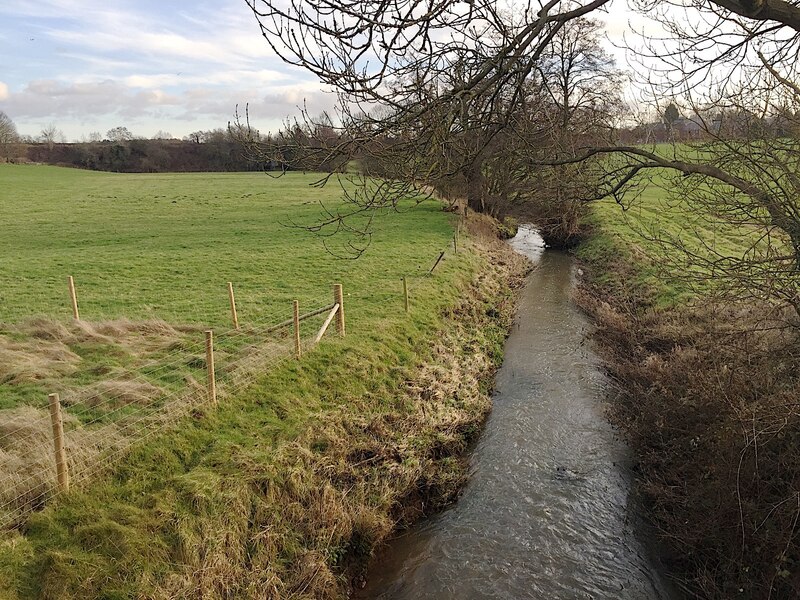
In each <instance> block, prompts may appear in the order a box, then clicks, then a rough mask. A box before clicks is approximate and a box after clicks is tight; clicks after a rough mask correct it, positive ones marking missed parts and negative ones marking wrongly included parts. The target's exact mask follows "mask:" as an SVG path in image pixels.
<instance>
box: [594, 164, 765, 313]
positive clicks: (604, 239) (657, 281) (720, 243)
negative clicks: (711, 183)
mask: <svg viewBox="0 0 800 600" xmlns="http://www.w3.org/2000/svg"><path fill="white" fill-rule="evenodd" d="M687 185H692V182H691V181H686V180H685V178H683V177H682V176H679V175H675V174H674V173H672V172H671V171H667V170H664V171H653V172H652V173H651V177H650V180H649V182H648V183H647V184H646V185H644V186H643V187H642V189H641V190H640V191H639V193H638V195H636V196H635V197H631V198H630V199H629V201H628V204H626V205H625V208H624V209H623V207H622V206H621V205H619V204H617V203H616V202H614V201H613V200H612V199H608V198H606V199H604V200H602V201H600V202H597V203H595V204H593V205H592V206H591V208H590V213H589V217H588V219H587V224H588V225H589V226H590V227H591V228H592V229H593V233H592V235H591V236H590V237H589V239H588V241H587V242H586V243H585V244H583V245H582V246H581V248H580V249H579V255H580V256H581V257H583V258H584V259H586V260H587V262H591V263H594V264H596V265H606V267H603V268H600V269H599V271H598V275H599V277H600V280H599V281H600V283H605V284H609V285H612V286H615V287H619V286H627V287H628V288H631V287H635V288H636V292H637V294H639V295H643V297H648V298H650V300H651V301H652V302H653V304H654V305H655V306H659V307H663V308H667V307H670V306H675V305H679V304H684V303H686V302H689V301H691V300H693V299H696V298H697V297H699V296H703V295H705V294H706V293H710V292H712V291H714V287H715V286H717V285H719V284H720V283H721V281H722V280H721V279H717V280H716V281H714V280H713V278H711V277H710V275H711V271H710V269H709V265H710V264H711V263H712V262H714V261H719V260H721V259H722V260H725V259H741V258H742V257H744V256H745V255H747V254H748V253H752V252H756V253H764V252H766V250H767V246H766V242H765V240H764V239H762V238H761V237H760V236H761V233H762V230H760V229H758V228H756V227H753V226H748V225H747V224H739V225H733V224H731V223H730V222H728V221H725V220H724V219H723V218H721V217H719V216H718V215H714V214H711V213H709V212H708V210H706V209H705V208H704V207H701V206H696V205H693V204H691V203H690V202H688V201H687V200H686V198H685V195H684V194H685V188H686V186H687ZM701 190H702V188H701ZM694 193H696V191H692V194H694ZM772 243H775V242H774V241H773V242H772ZM679 248H685V249H686V250H687V251H688V254H686V253H684V252H682V251H679ZM692 255H693V256H692ZM609 261H613V262H617V263H624V264H625V265H626V268H625V269H622V270H620V269H619V268H613V267H612V266H611V265H609V264H607V263H608V262H609ZM621 271H622V272H625V273H626V274H627V275H628V276H629V277H630V278H629V279H627V280H626V281H621V280H619V277H618V275H619V273H620V272H621Z"/></svg>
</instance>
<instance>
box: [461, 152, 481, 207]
mask: <svg viewBox="0 0 800 600" xmlns="http://www.w3.org/2000/svg"><path fill="white" fill-rule="evenodd" d="M464 179H466V182H467V206H469V207H470V208H471V209H472V210H474V211H475V212H479V213H485V212H486V199H485V196H484V194H485V190H484V188H485V185H484V184H485V181H484V177H483V172H482V169H481V164H480V163H473V164H472V165H470V166H469V167H467V168H466V169H465V170H464Z"/></svg>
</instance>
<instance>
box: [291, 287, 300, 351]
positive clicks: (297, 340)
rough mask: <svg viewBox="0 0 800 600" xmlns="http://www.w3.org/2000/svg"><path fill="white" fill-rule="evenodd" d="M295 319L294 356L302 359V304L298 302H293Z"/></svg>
mask: <svg viewBox="0 0 800 600" xmlns="http://www.w3.org/2000/svg"><path fill="white" fill-rule="evenodd" d="M292 308H293V311H294V312H293V317H292V318H293V319H294V355H295V356H296V357H297V358H300V355H301V350H300V303H299V302H298V301H297V300H294V301H293V302H292Z"/></svg>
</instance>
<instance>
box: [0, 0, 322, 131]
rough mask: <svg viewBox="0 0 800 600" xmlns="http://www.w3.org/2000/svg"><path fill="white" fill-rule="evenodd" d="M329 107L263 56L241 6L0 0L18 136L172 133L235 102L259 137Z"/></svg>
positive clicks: (0, 91)
mask: <svg viewBox="0 0 800 600" xmlns="http://www.w3.org/2000/svg"><path fill="white" fill-rule="evenodd" d="M333 101H334V99H333V97H332V95H330V94H326V93H323V92H322V91H321V90H320V86H319V85H318V84H317V83H316V82H315V81H314V80H313V79H311V78H309V77H308V76H307V75H306V74H305V73H303V72H302V71H300V70H299V69H294V68H291V67H287V66H285V65H284V64H282V63H281V62H280V61H279V60H278V59H277V58H275V57H274V56H273V54H272V52H271V51H270V50H269V47H268V46H267V44H266V42H265V41H264V40H263V39H262V38H261V36H260V33H259V29H258V24H257V22H256V20H255V18H254V17H253V16H252V14H251V13H250V11H249V9H248V7H247V5H246V4H245V2H244V0H214V1H211V0H191V1H190V0H163V1H161V2H156V1H154V0H137V1H127V2H125V1H120V0H39V1H37V2H31V1H30V0H2V2H0V110H2V111H4V112H6V113H7V114H8V115H9V116H10V117H11V118H12V120H13V121H14V122H15V123H16V125H17V129H18V130H19V132H20V133H21V134H28V135H33V136H35V135H38V133H39V132H40V131H41V129H42V128H43V127H44V126H46V125H48V124H50V123H52V124H55V125H56V127H58V128H59V129H61V130H62V131H63V132H64V134H65V136H66V137H67V139H68V140H74V139H79V138H80V137H81V136H83V135H86V136H88V135H89V134H90V133H91V132H95V131H96V132H99V133H101V134H105V132H106V131H107V130H109V129H110V128H112V127H116V126H120V125H124V126H126V127H128V129H130V130H131V131H132V132H133V133H134V134H136V135H141V136H151V135H153V134H155V133H156V132H157V131H159V130H162V131H166V132H169V133H171V134H172V135H174V136H176V137H182V136H184V135H186V134H188V133H190V132H192V131H196V130H198V129H213V128H216V127H226V125H227V123H228V121H229V120H231V119H232V117H233V114H234V111H235V107H236V105H237V104H239V105H244V104H245V103H249V104H250V112H251V116H252V117H253V121H254V123H255V125H256V126H257V127H259V128H260V129H262V130H269V129H274V128H276V127H277V126H279V125H280V123H281V121H282V120H283V119H284V118H286V117H287V116H290V115H295V114H297V112H298V110H297V107H298V106H299V105H302V104H303V103H304V102H307V103H308V105H309V108H310V109H311V110H312V111H313V112H321V111H322V110H324V109H329V108H330V107H331V106H332V104H333Z"/></svg>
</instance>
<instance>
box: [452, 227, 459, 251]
mask: <svg viewBox="0 0 800 600" xmlns="http://www.w3.org/2000/svg"><path fill="white" fill-rule="evenodd" d="M453 252H455V253H456V254H458V230H455V231H454V232H453Z"/></svg>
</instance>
